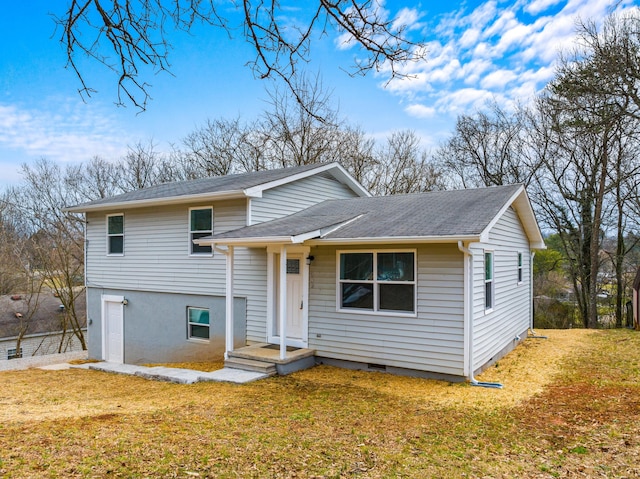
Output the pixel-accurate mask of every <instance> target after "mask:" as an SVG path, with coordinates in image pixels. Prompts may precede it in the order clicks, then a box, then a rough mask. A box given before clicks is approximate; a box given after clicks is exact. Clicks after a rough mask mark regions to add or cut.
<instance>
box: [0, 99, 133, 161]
mask: <svg viewBox="0 0 640 479" xmlns="http://www.w3.org/2000/svg"><path fill="white" fill-rule="evenodd" d="M41 106H42V109H39V110H36V109H23V108H21V107H20V106H17V105H12V104H4V105H3V104H0V149H2V150H9V151H12V152H15V156H19V157H22V158H38V157H46V158H48V159H51V160H54V161H61V162H74V161H82V160H87V159H89V158H91V157H92V156H94V155H100V156H103V157H105V158H112V157H116V156H120V155H121V154H122V153H124V152H125V151H126V145H127V142H128V141H130V138H129V135H128V134H127V133H125V132H124V131H122V130H121V129H120V128H118V127H116V126H115V121H112V120H111V119H110V118H109V116H107V115H104V114H102V113H101V112H100V111H99V110H98V109H97V108H95V107H93V106H91V105H88V104H84V103H82V102H80V101H78V100H62V101H60V100H44V101H43V102H42V104H41ZM45 108H46V109H45Z"/></svg>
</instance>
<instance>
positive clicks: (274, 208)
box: [251, 175, 356, 224]
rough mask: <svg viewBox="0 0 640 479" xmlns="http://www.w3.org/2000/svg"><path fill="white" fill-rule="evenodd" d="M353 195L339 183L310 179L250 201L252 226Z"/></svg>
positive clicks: (266, 193) (290, 184) (271, 191)
mask: <svg viewBox="0 0 640 479" xmlns="http://www.w3.org/2000/svg"><path fill="white" fill-rule="evenodd" d="M355 196H356V194H355V193H354V192H353V191H352V190H351V189H350V188H348V187H347V186H345V185H343V184H342V183H340V182H338V181H336V180H334V179H330V178H324V177H322V176H317V175H316V176H312V177H309V178H304V179H302V180H299V181H296V182H294V183H288V184H286V185H282V186H279V187H278V188H273V189H271V190H267V191H265V192H264V193H263V194H262V198H252V199H251V223H252V224H258V223H262V222H264V221H269V220H272V219H275V218H281V217H283V216H287V215H290V214H292V213H296V212H298V211H300V210H303V209H305V208H308V207H309V206H312V205H315V204H317V203H321V202H322V201H324V200H330V199H337V198H353V197H355Z"/></svg>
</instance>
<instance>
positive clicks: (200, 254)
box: [187, 205, 213, 258]
mask: <svg viewBox="0 0 640 479" xmlns="http://www.w3.org/2000/svg"><path fill="white" fill-rule="evenodd" d="M193 210H209V211H211V229H210V230H192V229H191V212H192V211H193ZM187 215H188V216H187V229H188V233H187V241H188V243H189V245H188V250H187V251H188V252H189V256H193V257H200V258H202V257H203V256H204V257H211V256H213V248H211V251H209V252H195V253H194V252H193V247H194V246H195V245H194V244H193V233H203V232H208V233H210V234H211V235H212V234H213V206H210V205H209V206H192V207H190V208H189V212H188V213H187Z"/></svg>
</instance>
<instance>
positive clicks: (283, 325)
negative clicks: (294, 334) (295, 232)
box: [278, 245, 287, 359]
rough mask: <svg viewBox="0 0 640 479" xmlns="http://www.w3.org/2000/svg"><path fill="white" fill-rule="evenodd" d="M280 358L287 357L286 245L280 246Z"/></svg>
mask: <svg viewBox="0 0 640 479" xmlns="http://www.w3.org/2000/svg"><path fill="white" fill-rule="evenodd" d="M279 303H280V304H279V306H280V308H279V310H280V311H279V312H280V317H279V318H278V319H279V321H280V359H286V357H287V341H286V340H287V247H286V246H285V245H282V246H281V247H280V298H279Z"/></svg>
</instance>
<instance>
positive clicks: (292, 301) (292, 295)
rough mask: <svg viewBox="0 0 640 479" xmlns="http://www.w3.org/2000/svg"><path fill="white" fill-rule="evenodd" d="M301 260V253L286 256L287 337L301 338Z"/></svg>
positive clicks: (302, 306) (302, 303)
mask: <svg viewBox="0 0 640 479" xmlns="http://www.w3.org/2000/svg"><path fill="white" fill-rule="evenodd" d="M301 262H302V256H301V255H291V257H288V258H287V326H286V327H287V338H292V339H298V340H302V320H303V314H302V312H303V310H304V302H303V301H304V299H303V298H304V295H303V292H304V291H303V288H302V284H303V283H302V264H301Z"/></svg>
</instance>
